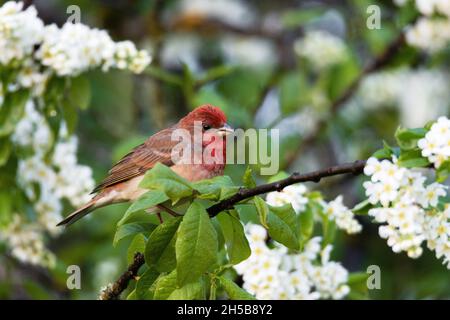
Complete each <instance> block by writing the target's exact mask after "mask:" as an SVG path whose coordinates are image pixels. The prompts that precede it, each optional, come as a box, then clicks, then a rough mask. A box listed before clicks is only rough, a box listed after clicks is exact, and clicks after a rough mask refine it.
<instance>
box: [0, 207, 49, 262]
mask: <svg viewBox="0 0 450 320" xmlns="http://www.w3.org/2000/svg"><path fill="white" fill-rule="evenodd" d="M0 240H2V241H5V242H6V243H7V244H8V245H9V247H10V248H11V254H12V255H13V256H14V257H15V258H17V259H18V260H19V261H22V262H27V263H31V264H35V265H41V266H46V267H53V266H54V265H55V257H54V255H53V254H52V253H51V252H49V251H48V250H47V249H46V248H45V245H44V239H43V235H42V232H41V228H40V226H39V225H37V224H29V223H26V222H25V221H23V220H22V219H21V217H20V215H18V214H15V215H14V217H13V220H12V222H11V223H10V224H9V225H8V227H7V228H6V229H5V230H2V232H1V233H0Z"/></svg>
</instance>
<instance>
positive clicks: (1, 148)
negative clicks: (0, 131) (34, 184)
mask: <svg viewBox="0 0 450 320" xmlns="http://www.w3.org/2000/svg"><path fill="white" fill-rule="evenodd" d="M10 154H11V142H10V141H9V139H8V138H0V167H1V166H3V165H5V164H6V162H8V159H9V155H10Z"/></svg>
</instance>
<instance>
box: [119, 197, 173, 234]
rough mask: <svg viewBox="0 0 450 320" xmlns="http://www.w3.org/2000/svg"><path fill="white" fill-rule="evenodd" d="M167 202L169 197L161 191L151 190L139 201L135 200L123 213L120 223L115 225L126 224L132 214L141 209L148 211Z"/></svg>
mask: <svg viewBox="0 0 450 320" xmlns="http://www.w3.org/2000/svg"><path fill="white" fill-rule="evenodd" d="M167 200H169V197H168V196H167V195H166V194H165V193H164V192H163V191H161V190H151V191H148V192H146V193H144V194H143V195H142V196H141V197H140V198H139V199H137V200H136V201H135V202H134V203H133V204H132V205H131V206H130V207H129V208H128V210H127V211H126V212H125V214H124V216H123V217H122V219H120V221H119V222H118V223H117V225H119V226H120V225H122V224H124V223H126V222H127V221H128V220H129V219H130V217H131V216H132V214H133V213H135V212H137V211H140V210H143V209H149V208H152V207H154V206H156V205H157V204H160V203H163V202H165V201H167Z"/></svg>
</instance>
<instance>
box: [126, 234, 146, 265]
mask: <svg viewBox="0 0 450 320" xmlns="http://www.w3.org/2000/svg"><path fill="white" fill-rule="evenodd" d="M145 241H146V239H145V236H144V235H143V234H142V233H139V234H137V235H136V236H135V237H134V238H133V241H131V244H130V246H129V247H128V250H127V263H128V264H131V263H132V262H133V260H134V255H135V254H136V253H138V252H140V253H142V252H144V251H145Z"/></svg>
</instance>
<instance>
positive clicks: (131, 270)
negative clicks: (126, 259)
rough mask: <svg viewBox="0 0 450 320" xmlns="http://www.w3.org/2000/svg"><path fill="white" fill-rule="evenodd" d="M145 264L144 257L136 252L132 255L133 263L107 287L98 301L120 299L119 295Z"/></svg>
mask: <svg viewBox="0 0 450 320" xmlns="http://www.w3.org/2000/svg"><path fill="white" fill-rule="evenodd" d="M144 263H145V260H144V255H143V254H142V253H140V252H137V253H136V254H135V255H134V260H133V263H132V264H130V265H129V266H128V269H127V271H125V272H124V273H122V275H121V276H120V277H119V279H117V280H116V281H115V282H114V283H113V284H110V285H108V286H107V287H106V288H105V289H104V290H103V291H102V292H101V293H100V296H99V299H100V300H117V299H119V298H120V294H121V293H122V292H123V291H124V290H125V289H126V288H127V287H128V284H129V283H130V280H132V279H134V278H136V276H137V273H138V271H139V269H140V268H141V267H142V265H143V264H144Z"/></svg>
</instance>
